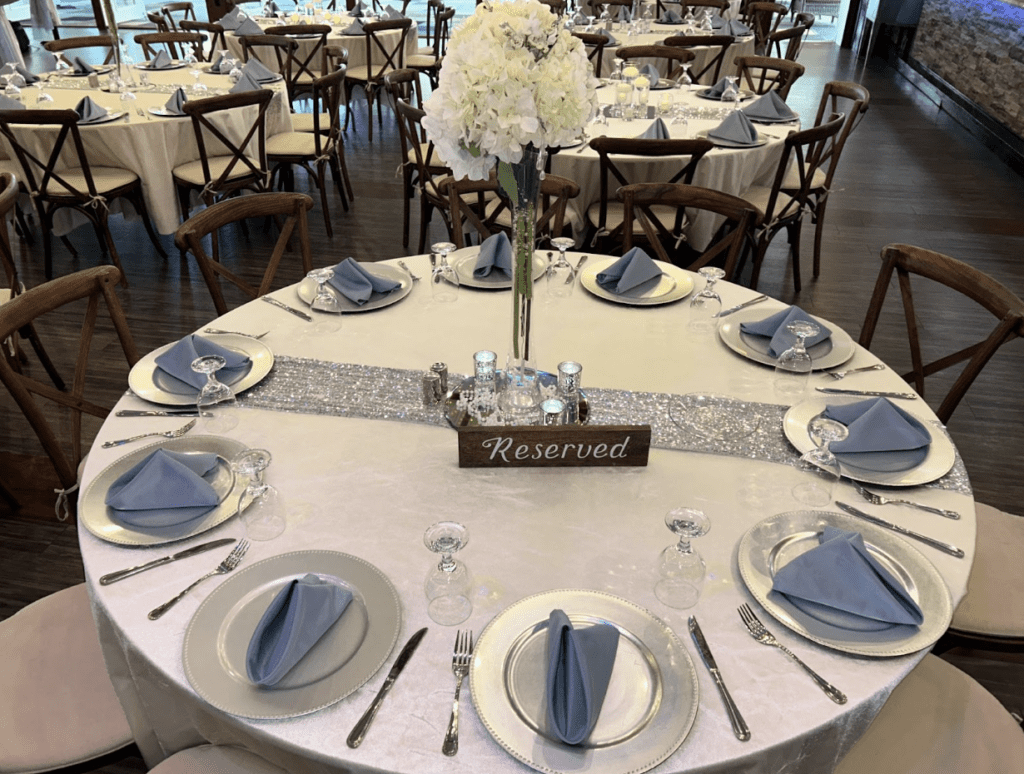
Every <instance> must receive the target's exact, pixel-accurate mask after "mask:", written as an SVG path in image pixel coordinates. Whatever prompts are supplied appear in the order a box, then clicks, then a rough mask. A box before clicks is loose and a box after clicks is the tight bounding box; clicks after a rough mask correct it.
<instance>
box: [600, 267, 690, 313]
mask: <svg viewBox="0 0 1024 774" xmlns="http://www.w3.org/2000/svg"><path fill="white" fill-rule="evenodd" d="M617 260H619V259H618V258H603V259H601V260H599V261H594V262H593V263H591V264H589V265H588V266H586V267H584V269H583V271H581V272H580V284H581V285H582V286H583V287H584V288H586V289H587V290H588V291H589V292H590V293H592V294H593V295H595V296H597V297H598V298H603V299H605V300H606V301H614V302H615V303H617V304H626V305H627V306H657V305H659V304H671V303H674V302H676V301H679V300H681V299H684V298H686V297H687V296H688V295H690V292H691V291H692V290H693V277H692V276H691V275H690V273H689V272H688V271H686V270H685V269H680V268H679V267H678V266H673V265H672V264H670V263H664V262H663V261H655V263H656V264H658V266H659V267H660V268H661V272H662V274H661V276H660V277H655V278H654V279H652V280H648V281H647V282H644V283H643V284H641V285H638V286H637V287H635V288H633V289H632V290H628V291H626V292H625V293H612V292H611V291H609V290H605V289H604V288H603V287H601V286H600V285H598V284H597V275H598V274H600V273H601V272H602V271H604V270H605V269H607V268H608V267H609V266H611V265H612V264H613V263H615V262H616V261H617Z"/></svg>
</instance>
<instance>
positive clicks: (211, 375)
mask: <svg viewBox="0 0 1024 774" xmlns="http://www.w3.org/2000/svg"><path fill="white" fill-rule="evenodd" d="M226 365H227V361H226V360H225V359H224V358H223V357H221V356H220V355H205V356H203V357H197V358H196V359H195V360H193V361H192V370H193V371H195V372H196V373H197V374H206V384H204V385H203V388H202V389H201V390H200V391H199V395H198V396H197V397H196V408H197V409H198V410H199V415H200V416H208V417H211V418H210V420H209V421H208V422H207V423H206V425H205V426H206V428H207V429H208V430H210V431H211V432H214V433H225V432H227V431H228V430H233V429H234V428H235V427H236V426H237V425H238V417H237V416H235V413H234V411H232V410H231V409H232V408H234V405H235V393H234V392H233V391H232V390H231V387H230V386H228V385H226V384H224V383H223V382H220V381H218V380H217V372H218V371H220V370H221V369H222V368H224V366H226ZM220 404H224V405H220ZM217 405H220V408H219V409H218V410H217V411H215V412H214V411H213V407H214V406H217Z"/></svg>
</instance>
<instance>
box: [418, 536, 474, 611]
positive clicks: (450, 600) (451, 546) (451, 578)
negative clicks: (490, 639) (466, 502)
mask: <svg viewBox="0 0 1024 774" xmlns="http://www.w3.org/2000/svg"><path fill="white" fill-rule="evenodd" d="M468 542H469V530H467V529H466V528H465V527H464V526H463V525H461V524H459V523H458V522H454V521H439V522H438V523H437V524H434V525H433V526H431V527H428V528H427V531H426V532H424V533H423V543H424V544H425V545H426V547H427V548H429V549H430V550H431V551H433V552H434V553H435V554H440V555H441V561H440V562H438V563H437V564H436V565H433V566H431V568H430V572H428V573H427V578H426V582H425V583H424V586H423V588H424V591H425V592H426V594H427V600H428V603H427V614H428V615H429V616H430V619H431V620H432V621H434V622H436V623H439V624H441V625H442V626H454V625H455V624H459V623H462V622H463V621H465V620H466V619H467V618H469V614H470V613H472V612H473V600H471V599H470V591H471V589H472V582H473V581H472V577H471V576H470V573H469V569H468V568H467V567H466V565H465V563H463V562H461V561H459V560H458V559H454V558H452V554H454V553H456V552H457V551H459V550H460V549H462V548H463V547H465V545H466V543H468Z"/></svg>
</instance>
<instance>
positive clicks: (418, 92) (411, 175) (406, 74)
mask: <svg viewBox="0 0 1024 774" xmlns="http://www.w3.org/2000/svg"><path fill="white" fill-rule="evenodd" d="M384 86H385V87H386V88H387V90H388V93H389V94H390V95H391V100H392V103H393V104H394V105H396V106H397V105H398V100H400V99H401V100H404V101H405V102H406V103H408V104H409V105H412V106H413V107H415V108H420V107H421V106H422V105H423V86H422V85H421V84H420V78H419V72H418V71H416V70H413V69H412V68H409V67H405V68H402V69H401V70H392V71H391V72H389V73H388V74H387V75H385V76H384ZM396 112H397V108H396ZM403 126H404V123H403V122H402V120H401V119H399V122H398V127H399V131H398V139H399V141H400V144H401V149H402V160H401V162H400V163H399V168H400V169H401V171H402V192H403V193H402V204H403V207H402V215H403V221H402V244H403V245H404V246H405V247H408V246H409V222H410V218H411V216H410V211H409V210H410V206H409V202H410V201H411V200H412V198H413V197H414V196H415V195H416V187H415V186H416V175H417V174H418V166H417V164H416V153H415V151H414V150H413V149H412V147H411V146H410V144H409V138H408V133H407V132H406V131H404V129H403ZM425 151H426V148H425V147H424V148H422V149H421V152H425Z"/></svg>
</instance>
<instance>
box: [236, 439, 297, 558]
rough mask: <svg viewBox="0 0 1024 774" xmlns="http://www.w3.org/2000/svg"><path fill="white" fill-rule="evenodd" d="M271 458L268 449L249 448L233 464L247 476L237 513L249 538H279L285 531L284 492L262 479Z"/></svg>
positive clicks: (237, 471)
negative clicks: (282, 493) (282, 497)
mask: <svg viewBox="0 0 1024 774" xmlns="http://www.w3.org/2000/svg"><path fill="white" fill-rule="evenodd" d="M270 460H271V456H270V452H268V451H267V450H266V449H246V450H245V451H244V452H242V453H240V454H239V455H238V456H237V457H235V459H234V460H232V463H231V466H232V468H233V469H234V471H235V472H236V473H238V474H241V475H243V476H245V477H246V478H247V479H248V481H247V483H246V486H245V491H244V492H243V493H242V497H241V498H240V499H239V501H238V512H239V514H240V515H241V519H242V523H243V524H245V535H246V537H248V538H249V539H250V540H271V539H272V538H276V537H277V536H278V535H280V534H281V533H282V532H284V528H285V525H286V523H287V520H286V517H285V506H284V502H283V501H282V499H281V493H280V492H278V491H277V489H275V488H274V487H273V486H271V485H270V484H268V483H266V482H265V481H264V480H263V472H264V471H265V470H266V469H267V467H268V466H269V465H270Z"/></svg>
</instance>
